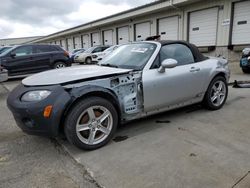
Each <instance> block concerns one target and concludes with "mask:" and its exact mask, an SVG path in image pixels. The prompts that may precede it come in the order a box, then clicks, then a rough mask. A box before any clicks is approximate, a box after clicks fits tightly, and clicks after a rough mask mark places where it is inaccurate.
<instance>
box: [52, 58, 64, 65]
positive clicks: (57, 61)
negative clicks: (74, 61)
mask: <svg viewBox="0 0 250 188" xmlns="http://www.w3.org/2000/svg"><path fill="white" fill-rule="evenodd" d="M60 62H62V63H65V65H66V66H67V63H66V61H65V60H63V59H57V60H55V61H53V63H52V67H54V66H55V64H56V63H60Z"/></svg>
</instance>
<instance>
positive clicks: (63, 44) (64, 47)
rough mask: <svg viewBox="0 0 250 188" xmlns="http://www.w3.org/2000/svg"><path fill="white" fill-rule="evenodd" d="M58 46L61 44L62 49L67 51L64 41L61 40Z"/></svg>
mask: <svg viewBox="0 0 250 188" xmlns="http://www.w3.org/2000/svg"><path fill="white" fill-rule="evenodd" d="M60 44H61V47H62V48H63V49H64V50H67V47H66V46H67V45H66V40H65V39H62V40H61V42H60Z"/></svg>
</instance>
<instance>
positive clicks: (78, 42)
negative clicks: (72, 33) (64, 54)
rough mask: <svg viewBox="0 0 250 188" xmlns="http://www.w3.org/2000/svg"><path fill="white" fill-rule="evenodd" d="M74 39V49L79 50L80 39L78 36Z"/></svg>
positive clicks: (80, 45)
mask: <svg viewBox="0 0 250 188" xmlns="http://www.w3.org/2000/svg"><path fill="white" fill-rule="evenodd" d="M73 39H74V49H79V48H81V47H82V44H81V37H80V36H76V37H74V38H73Z"/></svg>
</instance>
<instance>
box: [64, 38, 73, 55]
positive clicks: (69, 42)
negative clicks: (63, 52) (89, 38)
mask: <svg viewBox="0 0 250 188" xmlns="http://www.w3.org/2000/svg"><path fill="white" fill-rule="evenodd" d="M66 42H67V50H68V51H69V52H70V51H72V50H73V49H74V44H73V39H72V38H67V39H66Z"/></svg>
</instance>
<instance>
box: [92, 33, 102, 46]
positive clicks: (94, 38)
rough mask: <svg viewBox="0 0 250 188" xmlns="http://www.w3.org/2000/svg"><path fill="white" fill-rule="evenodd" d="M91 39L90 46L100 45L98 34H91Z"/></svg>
mask: <svg viewBox="0 0 250 188" xmlns="http://www.w3.org/2000/svg"><path fill="white" fill-rule="evenodd" d="M91 38H92V46H98V45H100V44H101V41H100V33H92V34H91Z"/></svg>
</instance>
